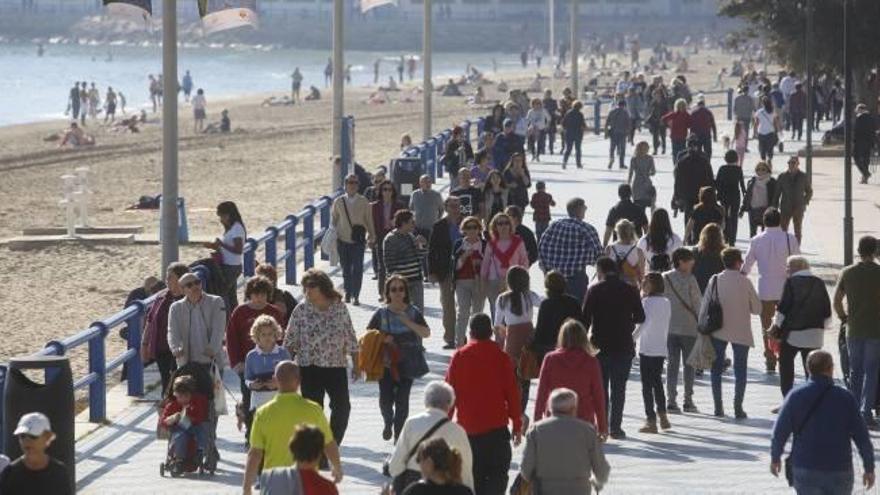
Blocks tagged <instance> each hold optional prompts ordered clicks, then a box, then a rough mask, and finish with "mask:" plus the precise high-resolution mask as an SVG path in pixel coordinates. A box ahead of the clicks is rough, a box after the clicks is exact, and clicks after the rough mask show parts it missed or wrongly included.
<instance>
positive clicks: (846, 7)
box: [843, 0, 853, 265]
mask: <svg viewBox="0 0 880 495" xmlns="http://www.w3.org/2000/svg"><path fill="white" fill-rule="evenodd" d="M849 17H850V0H843V74H844V81H845V82H844V97H843V104H844V107H843V108H844V110H843V129H844V132H843V139H844V141H845V144H844V159H843V180H844V193H843V194H844V196H843V197H844V199H843V205H844V213H843V263H844V264H845V265H851V264H852V262H853V217H852V199H853V198H852V188H853V184H852V153H853V149H852V141H853V135H852V134H853V129H852V127H853V125H852V124H853V118H852V112H853V73H852V41H851V40H850V37H851V34H852V33H850V25H849V23H850V19H849Z"/></svg>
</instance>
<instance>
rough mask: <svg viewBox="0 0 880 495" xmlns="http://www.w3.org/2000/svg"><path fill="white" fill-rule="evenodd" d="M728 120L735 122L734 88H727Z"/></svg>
mask: <svg viewBox="0 0 880 495" xmlns="http://www.w3.org/2000/svg"><path fill="white" fill-rule="evenodd" d="M727 120H733V88H727Z"/></svg>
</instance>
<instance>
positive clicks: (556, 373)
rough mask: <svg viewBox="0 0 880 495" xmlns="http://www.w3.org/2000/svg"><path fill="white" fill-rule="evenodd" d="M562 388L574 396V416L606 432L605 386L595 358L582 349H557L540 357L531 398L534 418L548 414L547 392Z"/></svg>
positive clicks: (548, 394)
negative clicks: (536, 392)
mask: <svg viewBox="0 0 880 495" xmlns="http://www.w3.org/2000/svg"><path fill="white" fill-rule="evenodd" d="M560 387H565V388H568V389H571V390H573V391H574V392H575V393H577V395H578V414H577V415H578V418H580V419H582V420H584V421H587V422H589V423H592V425H593V426H595V427H596V429H597V430H598V432H599V433H608V422H607V419H606V417H605V389H604V388H603V387H602V372H601V369H600V367H599V360H598V359H596V358H595V357H593V356H591V355H590V354H589V353H587V351H585V350H583V349H557V350H555V351H553V352H551V353H549V354H547V355H546V356H545V357H544V364H543V365H542V366H541V375H540V377H539V378H538V395H537V397H535V416H534V421H535V422H538V421H539V420H540V419H541V418H543V417H545V416H550V404H549V398H550V392H552V391H553V390H554V389H557V388H560Z"/></svg>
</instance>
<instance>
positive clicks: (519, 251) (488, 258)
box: [480, 235, 529, 280]
mask: <svg viewBox="0 0 880 495" xmlns="http://www.w3.org/2000/svg"><path fill="white" fill-rule="evenodd" d="M509 242H519V246H517V247H516V250H515V251H514V252H513V255H512V256H511V257H510V263H509V264H508V266H507V267H504V266H502V263H501V259H500V258H499V256H498V255H499V253H496V252H495V250H494V249H493V248H492V243H491V242H488V243H487V244H486V251H485V253H483V263H482V264H481V265H480V276H481V277H482V278H483V279H484V280H504V279H505V277H507V269H508V268H510V267H511V266H513V265H518V266H521V267H523V268H525V269H526V270H528V269H529V254H528V252H527V251H526V244H525V243H524V242H523V241H522V239H520V237H519V236H517V235H514V236H512V237H511V240H510V241H509ZM498 243H499V247H500V248H502V249H504V248H507V247H508V246H509V244H507V243H506V242H503V241H498Z"/></svg>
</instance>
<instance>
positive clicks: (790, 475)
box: [785, 384, 834, 486]
mask: <svg viewBox="0 0 880 495" xmlns="http://www.w3.org/2000/svg"><path fill="white" fill-rule="evenodd" d="M833 386H834V385H833V384H832V385H828V386H827V387H825V390H823V391H822V393H821V394H819V397H818V398H817V399H816V401H815V402H813V405H812V406H810V410H809V411H807V415H806V416H804V420H803V421H801V425H800V426H799V427H798V429H797V430H795V432H794V437H793V438H792V441H791V447H792V450H794V442H795V441H797V436H798V435H800V434H801V432H802V431H804V427H805V426H807V422H808V421H810V416H812V415H813V412H815V411H816V409H817V408H818V407H819V404H821V403H822V399H823V398H825V394H827V393H828V391H829V390H831V387H833ZM793 464H794V463H792V462H791V454H789V455H787V456H785V480H786V481H788V486H794V466H793Z"/></svg>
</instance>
